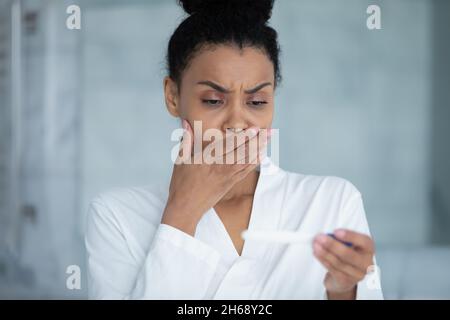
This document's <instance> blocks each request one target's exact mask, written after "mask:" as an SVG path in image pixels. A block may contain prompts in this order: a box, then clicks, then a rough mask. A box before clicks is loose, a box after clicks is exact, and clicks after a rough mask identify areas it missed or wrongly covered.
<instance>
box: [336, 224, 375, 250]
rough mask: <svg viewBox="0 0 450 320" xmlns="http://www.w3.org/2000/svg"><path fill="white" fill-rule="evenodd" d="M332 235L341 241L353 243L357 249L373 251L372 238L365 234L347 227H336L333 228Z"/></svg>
mask: <svg viewBox="0 0 450 320" xmlns="http://www.w3.org/2000/svg"><path fill="white" fill-rule="evenodd" d="M334 235H335V236H336V238H338V239H339V240H341V241H346V242H351V243H353V245H354V246H355V247H357V248H358V249H359V250H362V251H365V252H370V253H373V252H375V246H374V243H373V240H372V238H370V237H369V236H367V235H365V234H362V233H359V232H355V231H351V230H348V229H337V230H335V232H334Z"/></svg>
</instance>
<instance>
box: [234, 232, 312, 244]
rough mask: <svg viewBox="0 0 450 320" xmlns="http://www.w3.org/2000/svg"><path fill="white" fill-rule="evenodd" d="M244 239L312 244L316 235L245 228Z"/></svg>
mask: <svg viewBox="0 0 450 320" xmlns="http://www.w3.org/2000/svg"><path fill="white" fill-rule="evenodd" d="M241 236H242V239H244V240H254V241H259V242H275V243H303V244H311V243H312V240H313V239H314V235H309V234H304V233H300V232H293V231H269V230H244V231H243V232H242V234H241Z"/></svg>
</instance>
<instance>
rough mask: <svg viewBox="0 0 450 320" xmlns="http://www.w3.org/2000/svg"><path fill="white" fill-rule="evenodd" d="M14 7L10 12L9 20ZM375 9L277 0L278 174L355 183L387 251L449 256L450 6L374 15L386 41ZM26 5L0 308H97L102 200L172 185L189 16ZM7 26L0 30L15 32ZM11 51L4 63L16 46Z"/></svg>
mask: <svg viewBox="0 0 450 320" xmlns="http://www.w3.org/2000/svg"><path fill="white" fill-rule="evenodd" d="M10 2H11V1H10V0H0V6H3V7H0V8H4V7H8V6H9V3H10ZM73 3H79V4H80V5H81V8H82V29H81V30H79V31H75V30H72V31H70V30H67V29H66V28H65V19H66V18H67V14H66V13H65V9H66V7H67V6H68V5H69V4H73ZM372 3H373V2H372V1H361V0H348V1H346V2H345V5H343V2H342V1H339V0H322V1H313V0H304V1H297V0H279V1H277V2H276V6H275V9H274V13H273V18H272V20H271V24H272V25H273V26H274V27H275V28H276V29H277V30H278V31H279V35H280V42H281V45H282V50H283V56H282V72H283V76H284V81H283V83H282V86H281V87H280V88H279V91H278V93H277V100H276V119H275V127H279V128H281V136H280V139H281V141H282V144H281V148H280V162H281V166H282V167H283V168H285V169H287V170H291V171H297V172H301V173H310V174H320V175H337V176H341V177H344V178H346V179H348V180H350V181H352V182H353V183H354V184H355V185H356V186H357V187H358V188H359V189H360V190H361V192H362V194H363V197H364V202H365V206H366V211H367V216H368V219H369V223H370V226H371V229H372V233H373V234H374V236H375V240H376V242H377V244H378V245H379V246H380V247H381V248H383V247H385V246H389V248H391V247H392V246H407V247H411V246H415V247H420V246H422V245H425V244H428V243H430V242H431V241H433V242H435V243H440V244H448V243H449V242H450V239H449V236H448V232H447V229H448V226H449V225H450V218H449V217H450V213H449V207H450V206H449V204H448V199H450V194H449V189H448V181H449V179H450V176H449V171H448V163H449V154H450V151H449V147H448V143H447V141H446V140H447V138H446V137H447V136H448V135H449V132H448V120H449V118H450V115H449V113H448V110H449V108H448V104H449V101H450V97H449V95H448V83H449V78H448V77H449V75H450V70H449V69H448V68H449V66H448V61H447V60H448V58H447V57H448V56H449V54H448V53H449V41H448V36H447V30H448V21H450V20H449V19H448V12H449V10H447V9H448V3H447V2H445V1H439V0H437V1H434V2H432V1H426V0H415V1H408V0H397V1H376V3H377V4H379V5H380V6H381V10H382V30H376V31H369V30H368V29H367V28H366V17H367V15H366V13H365V12H366V8H367V6H368V5H369V4H372ZM22 4H23V8H22V9H23V17H22V20H23V21H22V22H23V26H22V27H23V42H22V60H23V64H22V69H23V70H22V77H21V79H22V80H21V85H22V88H21V89H22V91H23V92H24V93H23V95H22V96H21V98H22V99H21V100H22V102H21V108H20V110H18V111H17V110H15V109H12V104H11V101H10V98H11V97H10V94H9V93H10V92H8V87H9V85H10V80H11V79H10V74H9V70H8V65H9V62H8V61H7V60H8V55H7V54H5V55H3V54H2V56H1V57H4V60H5V61H6V62H5V67H3V65H0V72H1V74H0V75H1V76H2V77H5V78H1V79H3V80H1V81H2V82H0V108H1V109H0V126H1V127H0V129H1V130H0V132H1V136H0V146H1V148H2V149H1V152H0V187H1V188H2V189H3V190H5V191H4V192H2V193H1V194H0V222H1V224H0V240H1V241H2V243H0V244H1V247H0V297H14V296H19V297H44V298H45V297H69V298H79V297H84V296H85V294H86V283H85V282H84V280H85V274H84V273H83V272H84V271H85V268H84V263H85V261H84V247H83V232H84V218H85V214H86V210H87V206H88V203H89V201H90V200H91V199H92V197H93V196H95V195H96V194H98V193H99V192H102V191H104V190H106V189H109V188H112V187H117V186H128V185H140V184H158V183H161V182H162V181H164V180H166V179H168V178H169V177H170V173H171V167H172V164H171V162H170V150H171V148H172V146H173V144H172V142H171V141H170V133H171V131H172V129H174V128H176V127H177V126H178V122H177V120H176V119H173V118H171V117H170V116H169V115H168V113H167V111H166V109H165V105H164V98H163V91H162V79H163V77H164V75H165V69H164V65H165V61H164V56H165V50H166V46H167V41H168V39H169V37H170V35H171V33H172V32H173V30H174V29H175V27H176V26H177V25H178V24H179V23H180V22H181V21H182V18H183V13H182V11H181V9H180V8H179V7H178V6H176V5H175V1H167V0H159V1H158V0H154V1H147V0H132V1H121V0H80V1H68V0H25V1H22ZM5 12H7V11H3V10H1V14H0V19H1V23H0V31H2V32H5V33H6V34H8V32H9V31H8V29H7V28H6V27H3V26H4V25H6V26H8V25H9V23H8V21H9V19H10V18H11V17H9V16H8V15H7V14H6V13H5ZM2 37H4V36H3V35H2V33H0V49H1V48H3V47H6V48H7V49H6V50H4V51H5V52H6V53H7V52H8V48H9V47H10V43H9V40H10V39H9V40H8V37H5V39H6V40H1V39H3V38H2ZM2 50H3V49H2ZM1 52H3V51H1ZM433 60H434V62H433ZM4 70H5V71H4ZM5 75H6V76H5ZM5 79H6V80H5ZM5 88H6V90H5ZM14 114H18V115H19V116H20V118H21V119H22V120H21V124H20V126H17V125H16V124H14V122H12V121H11V119H12V118H14ZM15 134H17V135H18V136H19V140H20V141H19V142H20V143H19V144H18V143H17V142H18V141H16V140H17V139H16V137H15ZM18 149H20V151H21V152H19V153H18V154H20V157H19V158H15V157H14V155H15V154H16V153H15V152H16V151H17V150H18ZM14 159H19V161H17V162H15V161H14ZM15 166H16V167H17V168H18V171H17V172H18V175H17V176H15V175H13V174H12V168H13V167H15ZM11 179H14V181H15V183H14V185H13V184H11ZM9 187H12V188H9ZM15 197H17V198H18V203H19V205H18V206H17V207H15V206H14V203H12V201H11V200H12V199H14V198H15ZM5 230H6V231H8V232H7V233H5ZM6 243H8V245H6ZM396 256H397V255H396ZM389 260H391V259H389ZM71 264H76V265H79V266H80V267H81V270H82V279H83V284H82V290H80V291H76V290H75V291H69V290H67V289H66V287H65V279H66V277H67V274H66V273H65V270H66V267H67V266H68V265H71ZM399 270H403V269H399ZM396 280H397V282H398V281H403V280H399V279H396ZM420 289H421V288H419V289H418V290H419V291H420Z"/></svg>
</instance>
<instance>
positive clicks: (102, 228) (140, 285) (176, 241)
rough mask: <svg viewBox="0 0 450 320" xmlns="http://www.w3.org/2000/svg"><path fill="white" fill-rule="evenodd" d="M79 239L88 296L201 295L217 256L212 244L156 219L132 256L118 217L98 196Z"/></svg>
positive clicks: (131, 297) (199, 297)
mask: <svg viewBox="0 0 450 320" xmlns="http://www.w3.org/2000/svg"><path fill="white" fill-rule="evenodd" d="M85 243H86V249H87V263H88V283H89V290H88V291H89V297H90V298H92V299H202V298H203V297H204V295H205V293H206V291H207V289H208V287H209V284H210V282H211V281H212V278H213V276H214V273H215V270H216V268H217V265H218V263H219V259H220V254H219V253H218V252H217V251H216V250H215V249H214V248H212V247H210V246H208V245H207V244H205V243H203V242H201V241H200V240H198V239H196V238H194V237H192V236H190V235H188V234H187V233H184V232H182V231H181V230H179V229H176V228H174V227H172V226H169V225H166V224H159V225H158V226H157V227H156V229H155V232H154V236H153V238H152V241H151V244H150V246H149V250H148V253H147V255H146V257H145V259H144V260H143V261H142V259H141V261H138V259H137V258H135V255H133V253H132V250H130V246H132V245H133V244H132V243H130V241H128V239H127V238H126V236H125V235H124V232H123V231H122V226H121V222H120V219H119V218H118V217H117V216H116V215H115V214H114V212H113V210H111V209H110V208H109V207H107V205H106V204H105V203H102V201H101V198H96V199H94V200H93V201H92V202H91V204H90V207H89V215H88V219H87V229H86V238H85Z"/></svg>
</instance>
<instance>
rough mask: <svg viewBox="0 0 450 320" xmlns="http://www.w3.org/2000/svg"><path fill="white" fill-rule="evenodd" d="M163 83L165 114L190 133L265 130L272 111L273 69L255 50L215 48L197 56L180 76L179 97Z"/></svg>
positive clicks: (173, 84) (269, 123)
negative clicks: (194, 130)
mask: <svg viewBox="0 0 450 320" xmlns="http://www.w3.org/2000/svg"><path fill="white" fill-rule="evenodd" d="M175 88H176V85H175V83H174V82H173V81H171V80H170V78H166V79H165V89H166V90H165V92H166V103H167V106H168V109H169V112H170V113H171V114H172V115H173V116H176V117H180V118H181V119H186V120H187V121H188V122H189V123H190V124H191V126H192V127H193V125H194V121H201V122H202V130H203V132H204V131H205V130H207V129H210V128H214V129H220V130H221V131H222V132H223V133H225V132H226V130H227V129H248V128H250V127H259V128H270V127H271V123H272V119H273V108H274V90H275V88H274V68H273V64H272V62H271V61H270V60H269V58H268V57H267V56H266V55H265V54H264V53H262V52H261V51H260V50H258V49H256V48H251V47H247V48H244V49H242V50H239V49H238V48H234V47H232V46H226V45H221V46H216V47H214V48H208V49H204V50H202V51H200V52H199V53H198V54H197V55H196V56H195V57H194V58H193V59H192V60H191V61H190V64H189V66H188V67H187V68H186V69H185V70H184V72H183V75H182V79H181V87H180V91H179V92H177V91H176V89H175Z"/></svg>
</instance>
